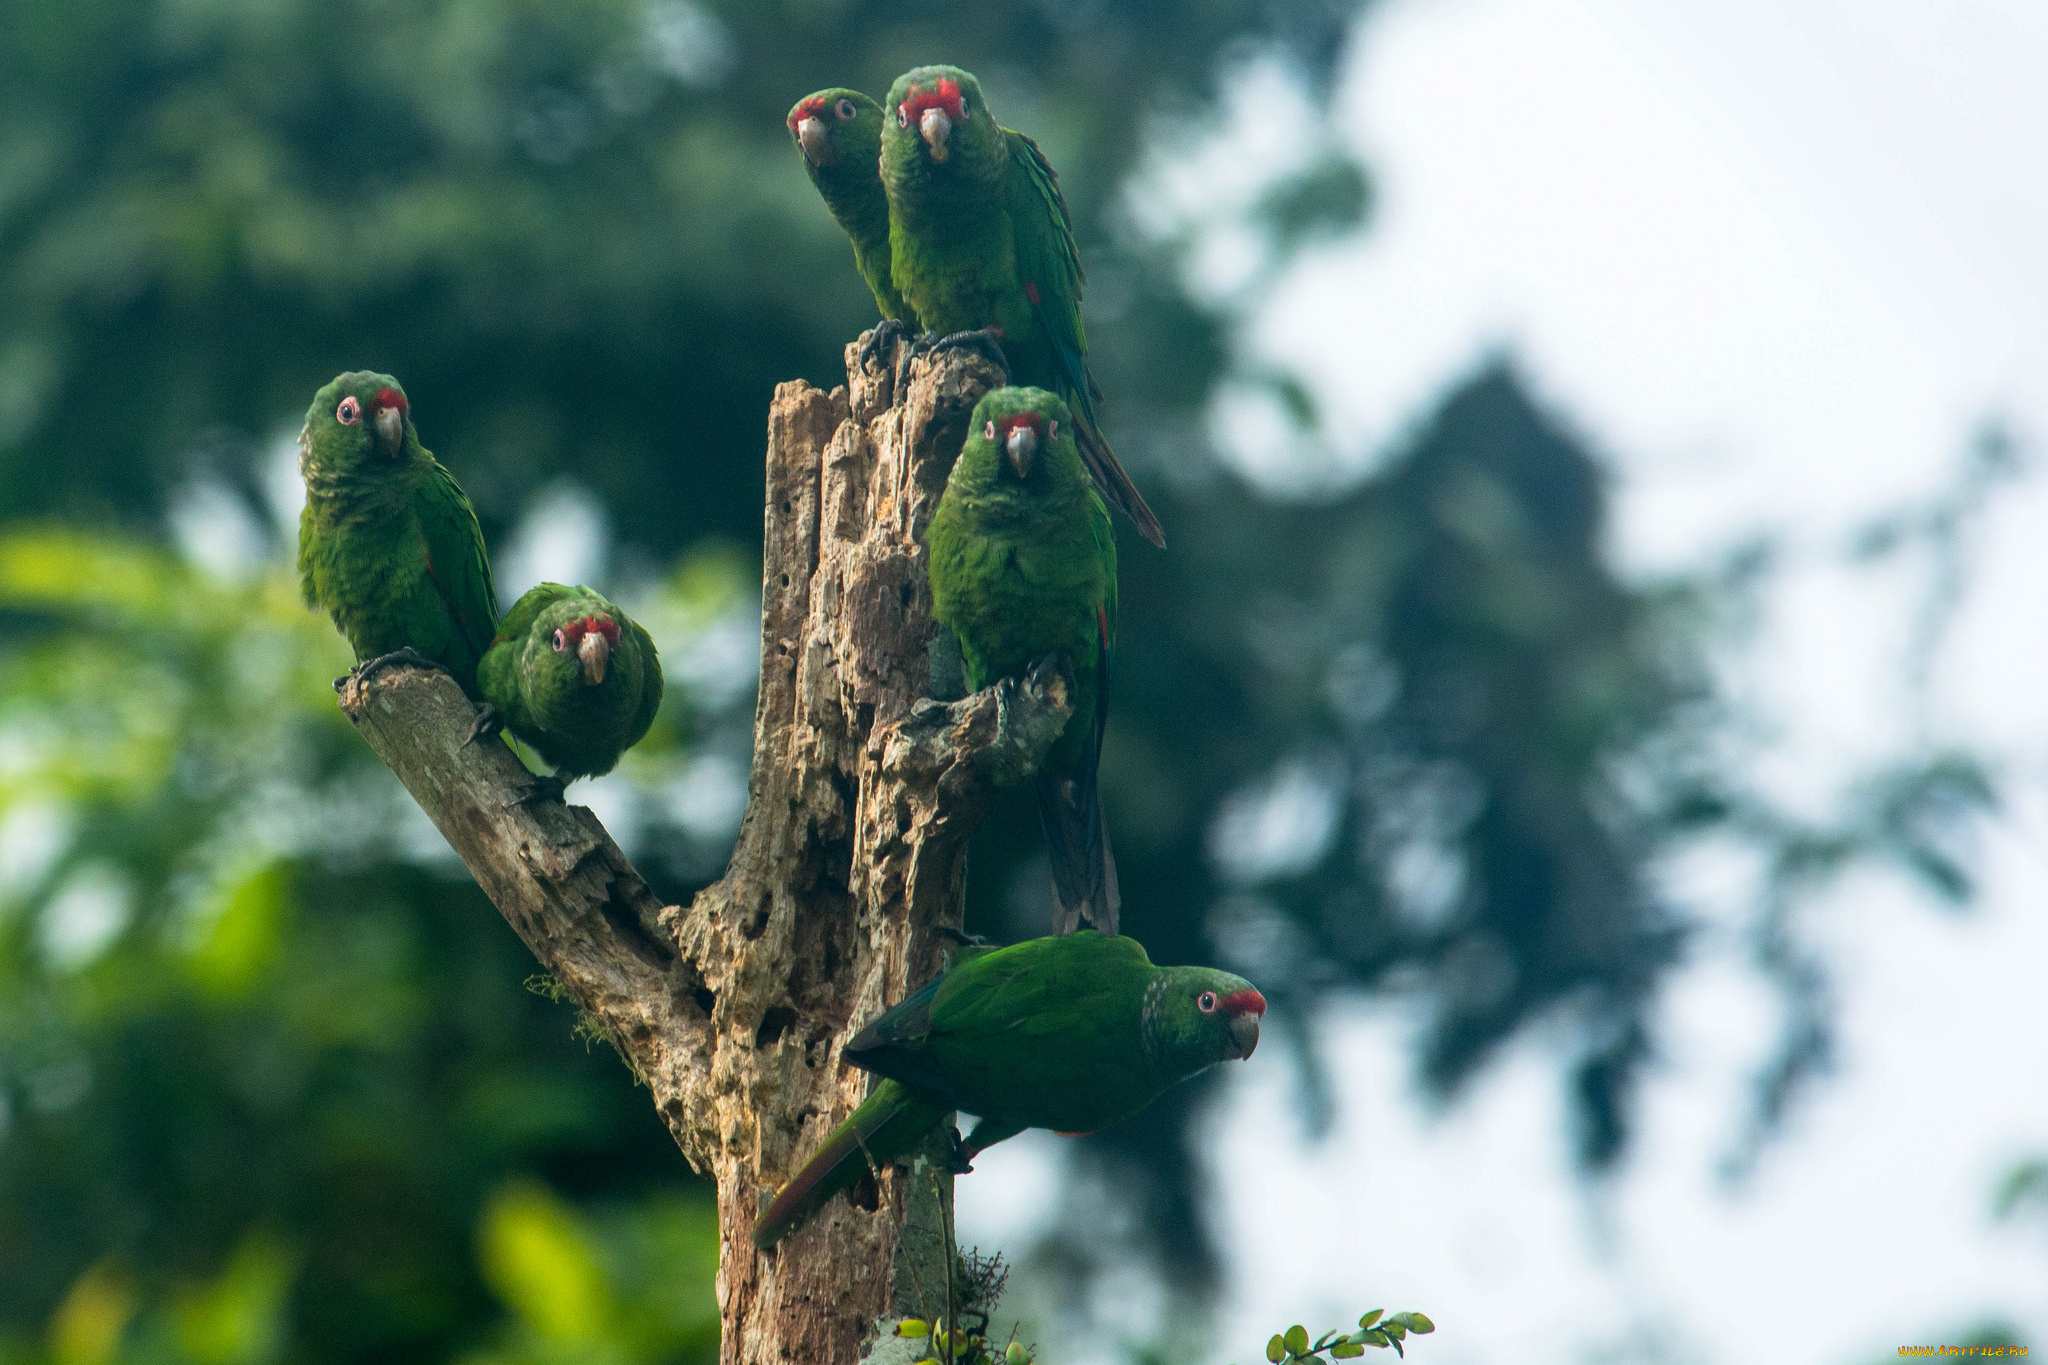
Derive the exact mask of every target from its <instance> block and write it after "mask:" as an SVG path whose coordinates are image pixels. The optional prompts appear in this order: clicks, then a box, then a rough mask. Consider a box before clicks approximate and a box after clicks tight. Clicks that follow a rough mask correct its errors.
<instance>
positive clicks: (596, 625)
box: [562, 616, 619, 649]
mask: <svg viewBox="0 0 2048 1365" xmlns="http://www.w3.org/2000/svg"><path fill="white" fill-rule="evenodd" d="M593 630H594V631H596V632H597V633H598V634H599V635H602V636H604V638H605V639H607V640H609V641H611V642H612V643H613V644H617V643H618V642H619V623H618V622H617V621H614V620H612V618H611V617H609V616H586V617H583V618H582V619H581V620H578V621H571V622H570V623H569V624H568V625H566V626H564V627H562V634H564V635H566V636H568V637H569V647H570V648H571V649H574V648H575V647H576V645H577V644H578V643H579V642H581V641H582V639H583V637H584V636H586V635H588V634H590V632H591V631H593Z"/></svg>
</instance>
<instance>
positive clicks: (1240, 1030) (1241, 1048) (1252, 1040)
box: [1230, 1010, 1262, 1060]
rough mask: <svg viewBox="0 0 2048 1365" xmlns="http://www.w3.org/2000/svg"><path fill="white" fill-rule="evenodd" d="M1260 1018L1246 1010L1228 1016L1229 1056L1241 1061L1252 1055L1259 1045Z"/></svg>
mask: <svg viewBox="0 0 2048 1365" xmlns="http://www.w3.org/2000/svg"><path fill="white" fill-rule="evenodd" d="M1261 1017H1262V1016H1260V1015H1258V1014H1255V1013H1253V1012H1252V1011H1251V1010H1246V1011H1245V1012H1244V1013H1242V1014H1233V1015H1231V1016H1230V1046H1231V1053H1230V1055H1231V1056H1232V1057H1234V1058H1237V1059H1239V1060H1242V1059H1243V1058H1246V1057H1249V1056H1251V1055H1252V1051H1253V1049H1255V1048H1256V1047H1258V1045H1259V1020H1260V1018H1261Z"/></svg>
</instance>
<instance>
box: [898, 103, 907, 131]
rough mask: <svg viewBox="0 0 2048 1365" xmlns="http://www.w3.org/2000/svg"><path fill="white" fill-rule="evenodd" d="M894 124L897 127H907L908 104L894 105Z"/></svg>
mask: <svg viewBox="0 0 2048 1365" xmlns="http://www.w3.org/2000/svg"><path fill="white" fill-rule="evenodd" d="M896 126H897V127H898V128H908V127H909V126H910V106H909V105H907V104H899V105H897V106H896Z"/></svg>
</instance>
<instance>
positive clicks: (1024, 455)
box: [1003, 426, 1038, 479]
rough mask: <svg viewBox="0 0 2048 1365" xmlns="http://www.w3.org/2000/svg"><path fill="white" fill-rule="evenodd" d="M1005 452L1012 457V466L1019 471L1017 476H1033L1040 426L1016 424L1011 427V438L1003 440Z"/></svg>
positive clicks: (1021, 477)
mask: <svg viewBox="0 0 2048 1365" xmlns="http://www.w3.org/2000/svg"><path fill="white" fill-rule="evenodd" d="M1003 453H1004V454H1005V455H1008V456H1009V457H1010V468H1012V469H1014V470H1016V471H1017V477H1018V478H1020V479H1028V478H1030V477H1031V462H1032V461H1033V460H1035V459H1037V458H1038V428H1036V427H1027V426H1014V427H1011V428H1010V436H1009V439H1008V440H1006V441H1004V442H1003Z"/></svg>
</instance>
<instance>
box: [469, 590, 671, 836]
mask: <svg viewBox="0 0 2048 1365" xmlns="http://www.w3.org/2000/svg"><path fill="white" fill-rule="evenodd" d="M477 681H478V683H479V684H480V685H481V686H482V688H483V694H484V701H485V703H486V706H487V708H488V710H487V711H486V714H485V715H483V716H480V717H479V718H478V720H477V723H476V725H475V727H474V728H473V730H472V732H471V733H472V737H474V736H475V735H476V734H481V733H484V732H485V731H488V730H493V729H496V728H497V727H498V726H499V725H502V726H503V727H504V728H505V729H508V730H510V731H511V732H512V733H513V734H514V735H516V736H518V737H519V738H520V739H522V740H524V741H526V743H528V744H530V745H532V746H533V749H534V752H536V753H538V754H539V755H540V756H541V757H542V758H544V759H546V760H547V761H548V762H549V763H551V764H553V765H554V768H555V777H556V778H557V779H558V780H559V782H561V783H566V782H569V781H573V780H574V779H576V778H579V777H596V776H598V775H599V774H601V773H608V772H610V771H611V770H612V769H613V767H615V766H616V765H617V764H618V761H619V755H620V754H623V753H624V752H626V750H628V749H630V748H632V747H633V746H634V745H635V744H638V743H639V742H640V740H641V739H642V738H643V737H644V736H645V735H646V734H647V729H648V727H649V726H651V725H653V724H654V713H655V712H656V711H658V710H660V709H661V660H660V659H659V658H658V657H656V655H655V652H654V640H653V639H652V638H651V637H650V636H649V635H648V634H647V632H646V631H645V630H643V629H641V628H640V625H639V623H638V622H636V621H634V620H633V618H631V617H630V616H628V615H626V613H624V612H623V611H620V610H619V609H618V608H617V607H615V606H613V605H612V604H611V603H610V602H609V601H607V600H605V598H603V597H601V596H599V595H598V594H597V593H595V592H593V591H591V590H590V589H589V588H584V587H575V588H569V587H564V586H563V585H561V584H560V583H542V584H539V585H537V586H535V587H533V588H529V589H528V590H527V592H526V594H525V595H524V596H522V597H521V598H520V599H519V600H518V601H517V602H515V603H513V604H512V610H510V611H508V612H506V613H505V619H504V620H502V621H500V622H499V623H498V634H497V638H496V639H494V640H492V641H491V647H490V649H489V650H487V651H486V652H485V653H484V657H483V662H482V663H481V664H480V665H478V667H477ZM554 794H555V795H556V796H560V795H561V792H560V791H559V789H557V790H556V791H555V793H554Z"/></svg>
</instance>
